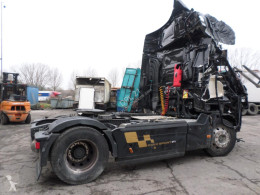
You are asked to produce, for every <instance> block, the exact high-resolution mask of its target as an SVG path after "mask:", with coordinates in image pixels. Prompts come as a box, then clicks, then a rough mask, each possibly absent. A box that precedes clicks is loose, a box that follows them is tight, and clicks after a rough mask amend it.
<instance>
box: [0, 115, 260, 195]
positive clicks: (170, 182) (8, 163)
mask: <svg viewBox="0 0 260 195" xmlns="http://www.w3.org/2000/svg"><path fill="white" fill-rule="evenodd" d="M70 113H73V111H71V110H50V111H32V117H33V119H36V118H42V117H44V116H50V117H51V116H56V115H61V114H62V115H63V114H70ZM259 119H260V116H246V117H244V118H243V127H242V130H241V132H240V133H239V134H238V137H239V138H243V140H244V141H245V142H239V143H237V144H236V146H235V148H234V149H233V151H232V152H231V153H230V154H229V155H228V156H226V157H217V158H212V157H209V156H207V155H206V154H204V152H203V151H195V152H190V153H188V154H186V156H184V157H181V158H175V159H171V160H165V161H159V162H152V163H146V164H142V165H138V166H136V167H130V168H129V167H127V168H126V167H123V166H120V165H118V164H116V163H115V162H114V161H113V158H110V161H109V164H108V166H107V168H106V170H105V171H104V173H103V174H102V175H101V176H100V177H99V178H98V179H97V180H95V181H94V182H91V183H88V184H84V185H78V186H70V185H67V184H65V183H63V182H61V181H60V180H59V179H58V178H57V177H56V176H55V175H54V173H53V172H52V169H51V166H50V165H48V166H47V167H45V168H44V169H43V174H42V176H41V178H40V180H39V181H38V182H36V181H35V161H36V158H37V157H36V154H35V153H33V152H32V151H31V149H30V125H25V124H10V125H6V126H0V194H120V195H121V194H156V195H157V194H163V195H165V194H199V195H203V194H234V195H237V194H260V120H259ZM11 184H12V185H13V186H12V187H11ZM15 188H16V192H15V191H14V189H15ZM9 190H10V191H9Z"/></svg>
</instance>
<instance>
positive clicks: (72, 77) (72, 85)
mask: <svg viewBox="0 0 260 195" xmlns="http://www.w3.org/2000/svg"><path fill="white" fill-rule="evenodd" d="M77 75H78V73H77V72H76V71H75V70H74V71H73V72H71V74H70V88H71V89H72V90H75V89H76V76H77Z"/></svg>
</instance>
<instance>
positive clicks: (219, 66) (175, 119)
mask: <svg viewBox="0 0 260 195" xmlns="http://www.w3.org/2000/svg"><path fill="white" fill-rule="evenodd" d="M223 29H224V30H223ZM126 38H127V37H126ZM219 43H224V44H229V45H233V44H235V33H234V31H233V30H232V29H231V27H229V26H228V25H226V24H225V23H224V22H222V21H218V20H217V19H216V18H214V17H213V16H210V15H208V14H207V15H202V14H200V13H199V12H196V11H194V10H193V9H189V8H188V7H187V6H185V4H184V3H183V2H182V1H181V0H175V1H174V7H173V11H172V15H171V17H170V19H169V20H168V22H167V23H166V24H165V25H163V26H162V27H161V28H160V29H158V30H157V31H154V32H152V33H150V34H147V35H146V37H145V41H144V49H143V60H142V67H141V74H140V77H139V79H140V85H139V88H138V90H139V91H140V93H139V94H140V96H139V97H136V98H137V99H135V100H134V102H135V104H137V106H134V107H132V109H131V108H130V107H129V109H128V107H127V108H125V109H124V110H125V112H117V113H107V114H99V115H98V116H91V117H84V116H60V117H56V118H45V119H40V120H36V121H34V122H33V123H32V125H31V141H32V144H31V148H32V150H34V151H36V152H38V156H39V158H38V161H37V163H36V172H37V179H39V177H40V175H41V171H42V167H44V166H46V165H47V162H48V161H50V164H51V166H52V170H53V171H54V173H55V174H56V175H57V176H58V178H59V179H61V180H62V181H64V182H66V183H68V184H74V185H75V184H82V183H87V182H91V181H93V180H95V179H96V178H97V177H98V176H99V175H100V174H101V173H102V172H103V170H104V169H105V167H106V165H107V163H108V158H109V154H111V155H112V156H113V158H114V159H115V161H116V162H118V163H124V164H127V165H130V164H137V163H144V162H151V161H157V160H164V159H169V158H174V157H180V156H184V155H185V153H186V152H187V151H193V150H204V151H205V152H206V153H207V154H209V155H210V156H225V155H227V154H228V153H229V152H231V151H232V149H233V148H234V146H235V143H236V141H238V139H237V137H236V135H237V133H238V132H239V131H240V129H241V122H242V116H241V111H242V109H246V108H247V106H248V100H247V91H246V89H245V87H244V86H243V84H242V82H241V80H240V79H239V77H238V75H237V74H236V72H235V71H234V69H233V68H232V67H231V66H230V64H229V62H228V60H227V51H225V50H222V48H221V46H220V44H219ZM128 90H133V87H130V88H129V89H128ZM129 94H130V95H129V97H125V98H127V99H129V98H131V94H132V93H129ZM125 98H124V99H125ZM128 105H130V106H131V104H128ZM124 106H126V105H124Z"/></svg>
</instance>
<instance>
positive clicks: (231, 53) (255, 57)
mask: <svg viewBox="0 0 260 195" xmlns="http://www.w3.org/2000/svg"><path fill="white" fill-rule="evenodd" d="M228 60H229V63H230V65H231V66H233V67H237V68H242V65H246V66H247V67H248V68H250V69H252V70H255V69H259V68H260V52H258V51H255V50H253V49H250V48H236V49H229V50H228Z"/></svg>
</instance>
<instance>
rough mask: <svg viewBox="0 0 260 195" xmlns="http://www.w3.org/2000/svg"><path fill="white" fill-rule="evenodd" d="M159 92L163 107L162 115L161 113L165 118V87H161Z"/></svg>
mask: <svg viewBox="0 0 260 195" xmlns="http://www.w3.org/2000/svg"><path fill="white" fill-rule="evenodd" d="M159 91H160V99H161V106H162V113H161V115H162V116H164V115H165V107H164V96H163V87H160V88H159Z"/></svg>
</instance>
